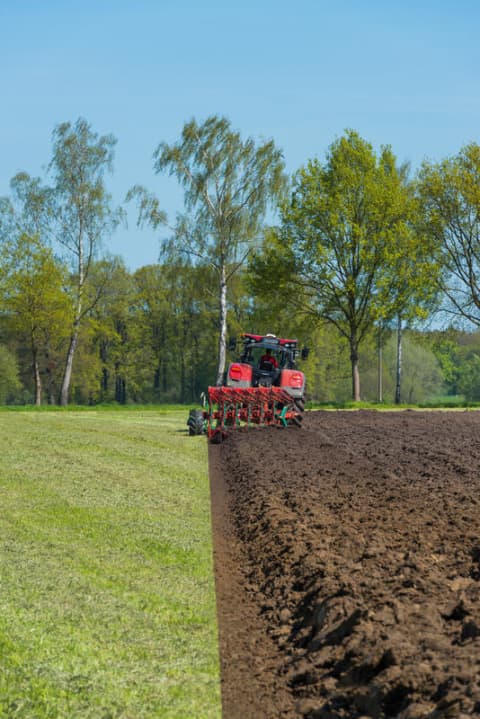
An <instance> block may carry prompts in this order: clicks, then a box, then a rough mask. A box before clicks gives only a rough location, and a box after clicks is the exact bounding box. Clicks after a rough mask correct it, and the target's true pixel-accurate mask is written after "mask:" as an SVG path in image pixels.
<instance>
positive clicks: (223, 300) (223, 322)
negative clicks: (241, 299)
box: [217, 265, 227, 387]
mask: <svg viewBox="0 0 480 719" xmlns="http://www.w3.org/2000/svg"><path fill="white" fill-rule="evenodd" d="M219 324H220V327H219V329H220V337H219V341H218V369H217V387H220V386H221V385H222V384H223V374H224V372H225V361H226V355H227V280H226V272H225V265H222V270H221V275H220V322H219Z"/></svg>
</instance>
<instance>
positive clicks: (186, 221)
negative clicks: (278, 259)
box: [129, 116, 286, 384]
mask: <svg viewBox="0 0 480 719" xmlns="http://www.w3.org/2000/svg"><path fill="white" fill-rule="evenodd" d="M154 158H155V165H154V167H155V171H156V172H157V173H160V172H168V173H169V174H170V175H173V176H175V177H176V178H177V180H178V181H179V183H180V184H181V185H182V187H183V188H184V203H185V212H184V213H183V214H181V215H179V216H178V217H177V221H176V223H175V226H174V228H173V237H172V239H171V241H170V242H168V243H165V245H164V249H165V250H166V251H167V252H170V253H180V254H186V255H188V256H189V257H190V258H191V260H192V262H193V263H195V264H205V265H209V266H211V267H212V268H213V270H214V272H215V276H216V278H217V294H218V362H217V377H216V382H217V384H221V383H222V381H223V374H224V370H225V362H226V345H227V306H228V289H229V286H230V283H231V281H232V278H233V277H234V275H235V274H236V273H237V272H238V270H239V269H240V268H241V267H243V266H244V265H245V263H246V261H247V259H248V256H249V254H250V252H251V250H252V248H253V247H254V246H255V244H256V243H258V241H259V238H260V232H261V228H262V223H263V221H264V218H265V215H266V213H267V210H268V208H269V206H271V205H272V204H274V203H277V202H278V200H279V198H280V197H281V195H282V193H283V191H284V188H285V186H286V177H285V174H284V162H283V159H282V154H281V152H280V150H279V149H277V148H276V147H275V145H274V143H273V141H271V140H270V141H266V142H259V143H256V142H255V141H254V140H253V139H252V138H247V139H246V140H242V138H241V136H240V134H239V133H238V132H236V131H235V130H233V129H232V128H231V125H230V122H229V121H228V120H227V119H226V118H223V117H218V116H211V117H209V118H207V120H205V122H204V123H203V124H198V123H197V122H196V120H195V119H193V120H191V121H190V122H188V123H186V124H185V125H184V127H183V130H182V135H181V138H180V140H179V141H178V142H177V143H174V144H172V145H169V144H167V143H165V142H162V143H160V145H159V146H158V147H157V149H156V151H155V154H154ZM134 196H136V197H137V199H138V201H139V204H140V222H142V221H148V222H150V223H151V224H152V225H154V226H157V225H158V224H161V223H165V222H166V217H165V214H164V213H163V212H162V211H161V209H160V203H159V201H158V200H157V199H156V198H155V197H154V196H152V195H149V194H148V193H147V192H146V191H145V190H144V189H143V188H139V187H135V188H133V189H132V191H131V192H130V193H129V197H130V198H131V197H134Z"/></svg>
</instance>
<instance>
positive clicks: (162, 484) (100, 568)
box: [0, 410, 220, 719]
mask: <svg viewBox="0 0 480 719" xmlns="http://www.w3.org/2000/svg"><path fill="white" fill-rule="evenodd" d="M185 426H186V425H185V412H184V411H183V412H178V411H172V412H169V413H162V414H160V413H159V414H158V415H157V414H155V413H152V412H151V411H149V412H145V413H139V412H138V411H133V412H129V411H128V410H125V411H123V412H118V411H116V412H108V411H102V412H93V411H92V412H49V413H43V412H42V413H36V412H31V413H28V412H27V413H26V412H19V413H15V412H13V413H8V414H7V413H5V414H4V413H1V414H0V430H1V432H0V451H1V454H2V461H1V465H0V507H1V512H0V716H2V717H4V716H5V717H24V718H27V717H28V718H30V717H31V718H32V719H33V718H35V719H44V718H46V717H68V718H69V719H70V717H71V718H72V719H75V718H76V717H92V718H93V717H95V719H101V718H102V717H103V718H105V719H107V717H112V718H113V717H119V718H120V717H122V718H127V717H128V718H130V717H131V718H132V719H137V718H139V719H141V718H142V717H148V718H150V717H162V718H163V717H166V718H168V717H199V718H201V717H219V716H220V691H219V668H218V650H217V636H216V619H215V597H214V584H213V568H212V552H211V535H210V514H209V512H210V503H209V487H208V467H207V447H206V442H205V439H204V438H202V437H195V438H190V437H188V436H187V435H186V433H185Z"/></svg>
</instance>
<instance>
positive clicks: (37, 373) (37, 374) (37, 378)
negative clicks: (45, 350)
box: [32, 347, 42, 407]
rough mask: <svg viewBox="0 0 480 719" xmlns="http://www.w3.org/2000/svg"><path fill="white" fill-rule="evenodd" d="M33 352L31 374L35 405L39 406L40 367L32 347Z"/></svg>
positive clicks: (35, 351) (40, 399) (40, 395)
mask: <svg viewBox="0 0 480 719" xmlns="http://www.w3.org/2000/svg"><path fill="white" fill-rule="evenodd" d="M32 354H33V376H34V379H35V405H36V406H37V407H40V405H41V404H42V379H41V377H40V368H39V366H38V357H37V350H36V348H35V347H32Z"/></svg>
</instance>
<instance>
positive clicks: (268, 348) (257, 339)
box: [240, 334, 296, 387]
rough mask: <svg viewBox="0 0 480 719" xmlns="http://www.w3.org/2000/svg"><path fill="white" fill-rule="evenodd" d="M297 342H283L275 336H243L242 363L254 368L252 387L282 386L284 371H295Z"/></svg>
mask: <svg viewBox="0 0 480 719" xmlns="http://www.w3.org/2000/svg"><path fill="white" fill-rule="evenodd" d="M294 346H296V340H290V341H288V344H287V345H285V340H281V339H279V338H278V337H275V335H251V334H245V335H243V352H242V355H241V357H240V361H241V362H244V363H245V364H248V365H250V366H251V367H252V387H269V386H272V385H273V386H278V385H279V384H280V375H281V371H282V370H283V369H293V367H294V364H295V356H294V352H293V349H294Z"/></svg>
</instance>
